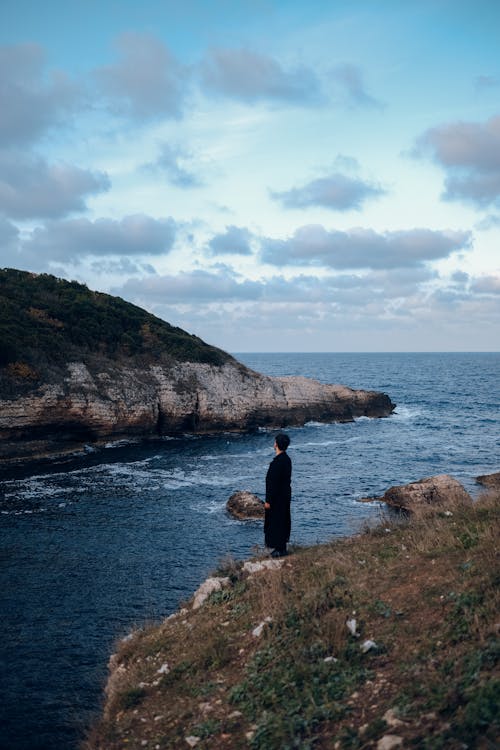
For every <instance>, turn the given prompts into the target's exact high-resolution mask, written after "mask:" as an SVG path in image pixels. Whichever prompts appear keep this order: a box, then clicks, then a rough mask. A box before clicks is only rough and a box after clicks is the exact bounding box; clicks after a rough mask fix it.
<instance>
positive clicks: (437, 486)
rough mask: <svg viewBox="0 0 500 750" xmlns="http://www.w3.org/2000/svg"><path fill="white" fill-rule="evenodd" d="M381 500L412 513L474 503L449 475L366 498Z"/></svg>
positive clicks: (396, 487)
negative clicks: (380, 495)
mask: <svg viewBox="0 0 500 750" xmlns="http://www.w3.org/2000/svg"><path fill="white" fill-rule="evenodd" d="M367 499H368V500H379V501H383V502H385V503H387V505H390V506H392V507H394V508H399V509H400V510H406V511H408V512H410V513H414V512H425V511H426V510H432V509H435V507H436V506H438V507H439V508H443V507H446V506H447V505H451V506H453V505H456V504H462V503H466V504H469V503H471V502H472V498H471V496H470V495H469V493H468V492H466V490H465V489H464V488H463V486H462V485H461V484H460V482H459V481H458V480H457V479H454V478H453V477H451V476H449V475H448V474H438V475H437V476H435V477H428V478H427V479H420V480H419V481H418V482H411V483H410V484H402V485H397V486H395V487H390V488H389V489H388V490H387V492H385V494H384V495H382V497H377V498H364V500H367Z"/></svg>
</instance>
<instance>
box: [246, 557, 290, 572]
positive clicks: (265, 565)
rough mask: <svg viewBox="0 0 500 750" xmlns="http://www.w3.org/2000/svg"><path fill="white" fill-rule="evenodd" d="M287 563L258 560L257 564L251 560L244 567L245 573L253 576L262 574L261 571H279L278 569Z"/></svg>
mask: <svg viewBox="0 0 500 750" xmlns="http://www.w3.org/2000/svg"><path fill="white" fill-rule="evenodd" d="M284 562H285V561H284V560H283V559H281V560H258V561H257V562H252V561H251V560H247V561H246V563H245V564H244V565H243V568H242V570H243V572H245V573H249V574H250V575H253V574H254V573H260V572H261V570H278V568H281V567H282V565H283V563H284Z"/></svg>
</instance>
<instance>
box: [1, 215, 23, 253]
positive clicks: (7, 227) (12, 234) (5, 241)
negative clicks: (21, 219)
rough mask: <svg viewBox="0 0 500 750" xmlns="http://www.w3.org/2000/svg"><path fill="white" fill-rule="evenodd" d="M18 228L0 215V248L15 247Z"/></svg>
mask: <svg viewBox="0 0 500 750" xmlns="http://www.w3.org/2000/svg"><path fill="white" fill-rule="evenodd" d="M18 241H19V229H18V228H17V227H16V226H14V224H11V222H10V221H8V220H7V219H6V218H5V217H3V216H0V249H3V250H4V251H5V250H9V251H12V250H13V249H14V248H17V245H18Z"/></svg>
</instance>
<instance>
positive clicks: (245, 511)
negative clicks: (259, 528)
mask: <svg viewBox="0 0 500 750" xmlns="http://www.w3.org/2000/svg"><path fill="white" fill-rule="evenodd" d="M226 508H227V511H228V513H230V514H231V515H232V516H234V517H235V518H238V519H239V520H240V521H242V520H246V519H250V520H255V519H261V518H264V504H263V503H262V502H261V501H260V500H259V498H258V497H257V495H253V494H252V493H251V492H247V491H246V490H238V492H234V493H233V494H232V495H231V497H230V498H229V500H228V501H227V504H226Z"/></svg>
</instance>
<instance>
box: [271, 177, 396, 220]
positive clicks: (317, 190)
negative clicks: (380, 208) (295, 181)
mask: <svg viewBox="0 0 500 750" xmlns="http://www.w3.org/2000/svg"><path fill="white" fill-rule="evenodd" d="M384 194H385V190H383V189H382V188H381V187H379V186H378V185H373V184H371V183H369V182H365V181H363V180H360V179H358V178H354V177H348V176H346V175H344V174H341V173H340V172H335V173H334V174H331V175H329V176H328V177H321V178H319V179H316V180H312V181H311V182H308V183H307V184H306V185H303V186H302V187H298V188H292V189H291V190H286V191H284V192H281V193H280V192H273V193H271V195H272V197H273V198H274V199H275V200H277V201H280V202H281V203H282V205H283V206H284V207H285V208H307V207H309V206H322V207H324V208H330V209H333V210H334V211H349V210H351V209H359V208H361V206H362V204H363V203H364V202H365V201H366V200H367V199H368V198H372V197H378V196H380V195H384Z"/></svg>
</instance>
